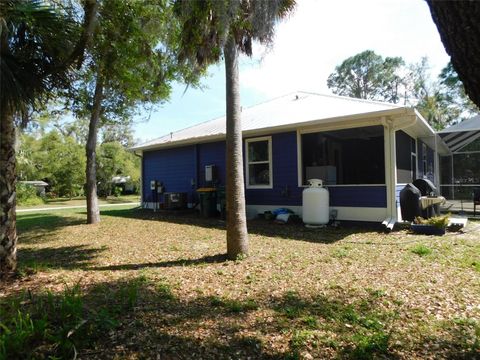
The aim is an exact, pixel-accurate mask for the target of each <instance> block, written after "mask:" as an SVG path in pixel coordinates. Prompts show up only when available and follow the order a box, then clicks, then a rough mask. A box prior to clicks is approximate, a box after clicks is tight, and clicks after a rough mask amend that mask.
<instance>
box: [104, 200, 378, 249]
mask: <svg viewBox="0 0 480 360" xmlns="http://www.w3.org/2000/svg"><path fill="white" fill-rule="evenodd" d="M102 214H103V215H106V216H113V217H125V218H130V219H140V220H151V221H162V222H166V223H173V224H187V225H194V226H200V227H205V228H215V229H219V230H225V226H226V223H225V221H223V220H220V219H218V218H203V217H201V216H200V215H198V214H197V213H195V212H193V211H191V210H190V211H172V212H157V213H155V212H153V211H151V210H146V209H141V208H130V209H118V210H117V209H113V210H111V209H109V210H104V211H102ZM248 232H249V233H250V234H256V235H260V236H267V237H278V238H283V239H289V240H299V241H309V242H315V243H333V242H336V241H339V240H342V239H344V238H345V237H347V236H349V235H351V234H354V233H355V234H361V233H372V232H373V233H378V234H380V233H381V234H383V233H384V229H383V227H382V225H381V224H376V223H361V224H360V223H358V222H357V223H354V222H342V226H341V227H339V228H331V227H326V228H320V229H309V228H306V227H305V226H304V225H303V223H301V222H294V223H288V224H277V223H275V222H273V221H266V220H263V219H255V220H250V221H248Z"/></svg>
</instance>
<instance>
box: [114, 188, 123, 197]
mask: <svg viewBox="0 0 480 360" xmlns="http://www.w3.org/2000/svg"><path fill="white" fill-rule="evenodd" d="M120 195H122V188H121V186H115V187H114V188H113V196H115V197H119V196H120Z"/></svg>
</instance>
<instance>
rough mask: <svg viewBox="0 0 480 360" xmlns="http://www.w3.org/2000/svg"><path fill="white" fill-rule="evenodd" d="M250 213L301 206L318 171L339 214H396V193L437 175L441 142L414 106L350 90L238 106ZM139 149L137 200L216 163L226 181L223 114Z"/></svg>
mask: <svg viewBox="0 0 480 360" xmlns="http://www.w3.org/2000/svg"><path fill="white" fill-rule="evenodd" d="M242 130H243V138H244V164H245V196H246V205H247V216H248V217H254V216H255V215H257V214H259V213H263V212H264V211H266V210H273V209H276V208H279V207H288V208H290V209H292V210H294V211H295V212H296V213H298V214H299V215H301V213H302V191H303V189H304V187H305V186H306V185H307V180H308V179H310V178H321V179H323V180H324V181H325V183H326V185H327V186H328V190H329V192H330V208H331V209H334V210H336V211H337V218H338V219H339V220H355V221H375V222H383V223H384V224H385V225H386V226H388V227H390V228H391V227H393V225H394V224H395V222H396V221H398V220H399V216H400V210H399V201H398V194H399V192H400V190H401V189H402V188H403V187H404V185H405V184H406V183H408V182H411V181H412V179H416V178H418V177H428V178H430V179H431V180H433V181H434V182H438V178H439V176H438V154H439V153H447V152H448V150H447V149H446V147H445V144H444V143H443V142H442V141H441V140H439V137H438V136H437V135H436V134H435V132H434V130H433V129H432V128H431V127H430V126H429V125H428V124H427V122H426V121H425V120H424V119H423V118H422V117H421V115H420V114H419V113H418V112H417V111H416V110H415V109H412V108H410V107H404V106H399V105H394V104H388V103H382V102H375V101H367V100H361V99H356V98H349V97H342V96H334V95H321V94H315V93H308V92H296V93H292V94H288V95H285V96H282V97H278V98H275V99H273V100H270V101H267V102H264V103H261V104H259V105H256V106H252V107H249V108H243V110H242ZM134 150H135V151H136V152H137V154H139V153H141V155H142V158H143V160H142V186H143V191H142V204H143V206H144V207H146V208H152V207H153V206H154V205H155V204H154V203H155V202H157V201H159V202H162V201H163V199H162V196H161V195H160V196H158V195H157V194H156V192H155V190H151V186H150V184H151V182H152V181H157V183H161V185H162V186H163V188H162V189H164V190H165V191H167V192H182V193H186V197H187V202H188V203H189V205H190V206H193V204H195V203H196V202H197V194H196V189H197V188H199V187H204V186H207V185H209V184H207V182H206V179H205V175H206V172H207V173H208V175H211V173H212V172H211V169H212V167H209V166H210V165H214V167H213V168H214V169H215V173H216V176H215V179H216V184H217V185H223V184H225V117H221V118H217V119H214V120H210V121H207V122H204V123H201V124H198V125H195V126H192V127H189V128H186V129H183V130H179V131H176V132H172V133H170V134H168V135H165V136H162V137H160V138H158V139H155V140H152V141H149V142H147V143H144V144H142V145H139V146H137V147H135V148H134Z"/></svg>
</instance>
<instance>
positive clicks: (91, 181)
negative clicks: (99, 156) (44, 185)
mask: <svg viewBox="0 0 480 360" xmlns="http://www.w3.org/2000/svg"><path fill="white" fill-rule="evenodd" d="M102 99H103V82H102V78H101V76H100V75H99V74H97V84H96V85H95V95H94V97H93V108H92V114H91V117H90V124H89V126H88V138H87V146H86V153H87V171H86V173H87V224H96V223H98V222H100V209H99V207H98V197H97V162H96V151H97V133H98V123H99V122H100V113H101V110H102Z"/></svg>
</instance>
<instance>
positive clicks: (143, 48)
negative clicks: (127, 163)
mask: <svg viewBox="0 0 480 360" xmlns="http://www.w3.org/2000/svg"><path fill="white" fill-rule="evenodd" d="M169 11H170V7H169V6H168V2H167V1H157V2H155V3H152V2H151V1H147V0H128V1H118V0H103V1H102V2H101V3H100V5H99V8H98V19H99V21H98V26H97V27H96V29H95V32H94V35H93V41H92V45H91V47H90V48H89V50H88V57H87V61H86V62H85V65H84V67H83V71H82V75H81V77H80V78H79V80H78V83H77V87H76V89H77V91H76V93H75V94H74V99H75V100H74V101H73V107H72V109H73V111H74V113H76V114H77V116H78V117H79V118H85V117H89V119H90V121H89V130H88V137H87V142H86V156H87V165H86V180H87V194H86V197H87V222H88V223H89V224H94V223H97V222H99V221H100V214H99V208H98V198H97V165H96V149H97V138H98V132H99V128H101V126H102V125H104V124H106V123H108V124H112V123H117V124H120V125H122V126H125V124H128V123H129V122H130V120H131V118H132V116H133V113H134V112H135V110H136V109H137V108H138V106H140V105H142V104H151V103H155V102H159V101H162V100H165V99H167V97H168V95H169V93H170V82H171V81H173V80H175V79H178V78H179V77H180V76H183V77H184V78H188V81H190V80H192V81H193V77H190V76H189V75H188V71H187V67H183V66H182V64H179V63H178V62H177V61H176V57H175V56H173V53H172V47H171V46H170V45H171V44H174V40H175V34H176V28H175V24H172V22H171V21H170V19H171V18H172V17H171V16H170V14H169ZM168 32H171V33H172V34H171V36H170V37H169V38H167V33H168ZM169 39H170V40H171V39H173V40H172V43H167V40H169Z"/></svg>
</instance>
